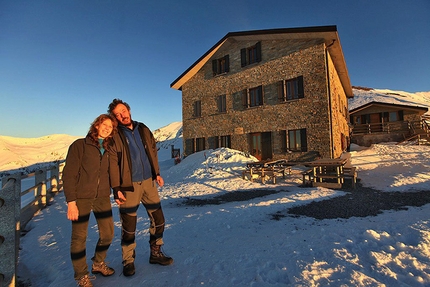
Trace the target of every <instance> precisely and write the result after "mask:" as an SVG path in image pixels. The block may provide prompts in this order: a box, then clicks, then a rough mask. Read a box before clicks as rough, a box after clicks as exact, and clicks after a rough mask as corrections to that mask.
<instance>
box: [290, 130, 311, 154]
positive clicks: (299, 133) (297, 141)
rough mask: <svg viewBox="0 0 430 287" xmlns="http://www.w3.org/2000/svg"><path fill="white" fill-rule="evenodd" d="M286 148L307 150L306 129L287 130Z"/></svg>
mask: <svg viewBox="0 0 430 287" xmlns="http://www.w3.org/2000/svg"><path fill="white" fill-rule="evenodd" d="M288 149H289V150H291V151H307V150H308V148H307V144H306V129H299V130H289V131H288Z"/></svg>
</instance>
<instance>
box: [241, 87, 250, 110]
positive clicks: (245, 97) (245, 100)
mask: <svg viewBox="0 0 430 287" xmlns="http://www.w3.org/2000/svg"><path fill="white" fill-rule="evenodd" d="M242 104H243V107H244V108H245V109H246V108H248V107H249V103H248V90H247V89H245V90H243V92H242Z"/></svg>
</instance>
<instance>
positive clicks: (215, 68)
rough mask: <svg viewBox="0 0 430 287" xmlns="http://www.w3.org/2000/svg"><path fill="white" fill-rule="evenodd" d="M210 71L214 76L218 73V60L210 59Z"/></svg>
mask: <svg viewBox="0 0 430 287" xmlns="http://www.w3.org/2000/svg"><path fill="white" fill-rule="evenodd" d="M212 72H213V75H214V76H215V75H216V74H218V60H212Z"/></svg>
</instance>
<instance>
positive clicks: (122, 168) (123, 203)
mask: <svg viewBox="0 0 430 287" xmlns="http://www.w3.org/2000/svg"><path fill="white" fill-rule="evenodd" d="M108 112H109V113H110V114H111V115H113V116H114V117H115V118H116V119H117V120H118V123H119V125H118V133H117V134H116V135H115V137H114V141H115V144H114V147H115V151H116V154H115V156H112V157H111V160H112V161H113V164H114V165H115V166H117V167H118V170H117V173H118V176H115V177H114V178H112V179H111V181H112V182H111V185H112V187H113V190H114V198H115V201H116V202H117V203H118V205H119V211H120V217H121V222H122V233H121V247H122V260H123V274H124V276H132V275H134V273H135V266H134V258H135V255H136V253H135V248H136V242H135V233H136V223H137V209H138V208H139V205H140V202H142V204H143V206H144V207H145V208H146V212H147V214H148V216H149V220H150V227H149V233H150V237H149V244H150V257H149V263H151V264H160V265H170V264H172V263H173V259H172V258H171V257H168V256H165V255H164V254H163V252H162V251H161V249H160V248H161V246H162V245H163V244H164V242H163V233H164V214H163V210H162V209H161V203H160V197H159V195H158V190H157V186H156V184H155V182H156V183H157V184H158V185H159V186H160V187H162V186H163V184H164V180H163V178H162V177H161V176H160V168H159V165H158V155H157V146H156V142H155V139H154V136H153V134H152V132H151V131H150V130H149V128H148V127H147V126H146V125H144V124H143V123H140V122H137V121H133V120H132V119H131V114H130V106H129V105H128V104H127V103H126V102H123V101H122V100H119V99H114V100H113V101H112V103H110V104H109V109H108Z"/></svg>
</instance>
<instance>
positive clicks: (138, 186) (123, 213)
mask: <svg viewBox="0 0 430 287" xmlns="http://www.w3.org/2000/svg"><path fill="white" fill-rule="evenodd" d="M133 187H134V191H133V192H126V193H125V196H126V199H127V200H126V201H125V203H123V204H121V205H120V209H119V211H120V217H121V223H122V237H121V247H122V260H123V264H124V265H126V264H128V263H131V262H134V254H135V253H134V250H135V249H136V241H135V236H136V223H137V210H138V208H139V205H140V203H142V204H143V206H144V207H145V209H146V212H147V214H148V217H149V220H150V227H149V243H150V244H156V245H163V233H164V224H165V223H164V222H165V221H164V214H163V210H162V209H161V203H160V197H159V195H158V190H157V186H156V183H155V181H153V180H152V179H147V180H144V181H141V182H133Z"/></svg>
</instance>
